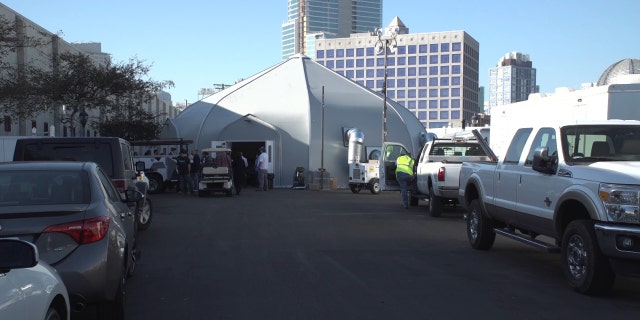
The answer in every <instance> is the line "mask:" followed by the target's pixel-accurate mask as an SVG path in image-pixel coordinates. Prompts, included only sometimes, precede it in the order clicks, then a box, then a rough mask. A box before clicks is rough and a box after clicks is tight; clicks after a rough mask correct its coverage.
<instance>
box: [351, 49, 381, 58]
mask: <svg viewBox="0 0 640 320" xmlns="http://www.w3.org/2000/svg"><path fill="white" fill-rule="evenodd" d="M361 50H362V48H358V50H356V54H357V53H360V52H361ZM375 55H376V52H375V48H372V47H369V48H367V57H371V56H375Z"/></svg>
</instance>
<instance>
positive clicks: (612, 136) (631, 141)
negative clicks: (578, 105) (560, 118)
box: [560, 125, 640, 163]
mask: <svg viewBox="0 0 640 320" xmlns="http://www.w3.org/2000/svg"><path fill="white" fill-rule="evenodd" d="M560 131H561V135H562V152H563V154H564V157H565V159H567V162H568V163H580V162H584V163H591V162H596V161H640V126H633V125H628V126H625V125H575V126H567V127H563V128H562V129H561V130H560Z"/></svg>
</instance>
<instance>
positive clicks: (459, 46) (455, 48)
mask: <svg viewBox="0 0 640 320" xmlns="http://www.w3.org/2000/svg"><path fill="white" fill-rule="evenodd" d="M460 50H462V44H461V43H460V42H454V43H452V44H451V51H454V52H455V51H460Z"/></svg>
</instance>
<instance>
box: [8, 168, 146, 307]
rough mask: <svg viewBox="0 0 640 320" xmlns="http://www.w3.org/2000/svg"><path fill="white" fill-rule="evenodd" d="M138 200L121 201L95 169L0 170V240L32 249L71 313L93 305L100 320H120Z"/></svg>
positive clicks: (134, 195) (135, 196) (131, 196)
mask: <svg viewBox="0 0 640 320" xmlns="http://www.w3.org/2000/svg"><path fill="white" fill-rule="evenodd" d="M141 196H142V194H141V193H140V192H138V191H133V190H128V191H127V192H126V199H122V196H121V195H120V193H119V192H118V190H117V189H116V188H115V186H114V185H113V183H112V181H111V179H110V178H109V177H108V176H107V174H106V173H105V172H104V171H103V170H102V169H101V168H100V167H99V166H98V165H97V164H96V163H94V162H69V161H65V162H58V161H47V162H11V163H0V238H7V237H14V238H19V239H22V240H26V241H30V242H32V243H34V244H35V245H36V246H37V247H38V251H39V253H40V258H41V259H42V260H43V261H45V262H47V263H49V264H50V265H51V266H53V267H54V268H55V269H56V270H57V271H58V273H59V274H60V277H61V278H62V280H63V282H64V283H65V285H66V287H67V289H68V291H69V298H70V300H71V307H72V309H75V311H80V310H82V309H83V308H84V307H85V306H86V305H87V304H97V310H98V318H99V319H122V318H124V297H125V282H126V278H127V276H128V275H130V274H131V273H132V272H133V269H134V267H135V256H134V250H133V248H134V246H135V240H136V239H135V221H134V213H133V210H134V209H133V206H134V203H135V201H136V200H139V199H140V197H141Z"/></svg>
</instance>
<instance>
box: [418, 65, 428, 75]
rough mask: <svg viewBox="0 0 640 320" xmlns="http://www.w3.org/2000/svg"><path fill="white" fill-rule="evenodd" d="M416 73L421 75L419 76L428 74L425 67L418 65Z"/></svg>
mask: <svg viewBox="0 0 640 320" xmlns="http://www.w3.org/2000/svg"><path fill="white" fill-rule="evenodd" d="M418 74H419V75H421V76H426V75H427V74H428V73H427V67H419V68H418Z"/></svg>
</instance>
